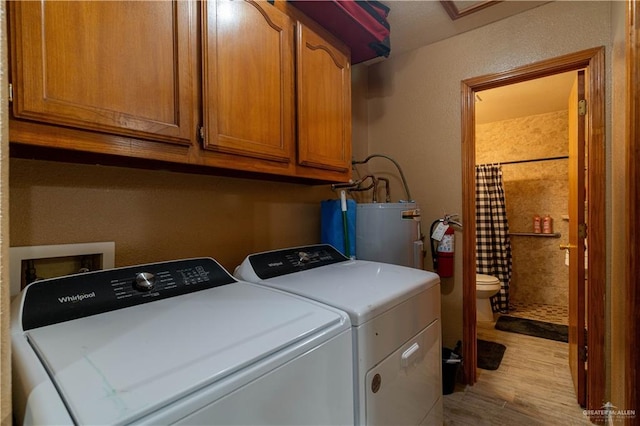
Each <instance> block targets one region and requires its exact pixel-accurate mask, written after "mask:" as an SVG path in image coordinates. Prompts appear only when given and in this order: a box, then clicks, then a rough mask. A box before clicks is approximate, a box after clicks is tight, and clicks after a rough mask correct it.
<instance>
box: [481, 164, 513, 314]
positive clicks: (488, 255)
mask: <svg viewBox="0 0 640 426" xmlns="http://www.w3.org/2000/svg"><path fill="white" fill-rule="evenodd" d="M476 252H477V255H476V272H477V273H478V274H487V275H493V276H494V277H497V278H498V279H499V280H500V283H501V289H500V292H499V293H498V294H496V295H495V296H494V297H492V298H491V308H492V309H493V311H494V312H502V313H508V312H509V284H510V283H511V240H510V238H509V223H508V222H507V209H506V205H505V197H504V186H503V184H502V167H501V166H500V165H479V166H476Z"/></svg>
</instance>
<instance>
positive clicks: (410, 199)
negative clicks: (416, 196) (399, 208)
mask: <svg viewBox="0 0 640 426" xmlns="http://www.w3.org/2000/svg"><path fill="white" fill-rule="evenodd" d="M376 157H380V158H386V159H387V160H389V161H391V162H392V163H393V164H394V165H395V166H396V168H397V169H398V172H399V173H400V178H401V179H402V184H403V185H404V192H406V193H407V201H408V202H413V198H411V193H410V192H409V186H408V185H407V180H406V179H405V177H404V173H402V168H400V165H399V164H398V162H397V161H396V160H394V159H393V158H391V157H389V156H387V155H384V154H371V155H369V156H368V157H367V158H365V159H364V160H361V161H357V160H353V161H351V164H365V163H367V162H368V161H369V160H371V159H372V158H376Z"/></svg>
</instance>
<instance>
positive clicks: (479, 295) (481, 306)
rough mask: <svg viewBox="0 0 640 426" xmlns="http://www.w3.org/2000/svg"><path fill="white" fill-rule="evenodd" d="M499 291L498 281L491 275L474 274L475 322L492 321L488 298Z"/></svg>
mask: <svg viewBox="0 0 640 426" xmlns="http://www.w3.org/2000/svg"><path fill="white" fill-rule="evenodd" d="M499 291H500V280H499V279H498V278H496V277H494V276H492V275H485V274H476V321H478V322H479V321H493V312H492V310H491V302H490V301H489V298H490V297H491V296H495V295H496V294H497V293H498V292H499Z"/></svg>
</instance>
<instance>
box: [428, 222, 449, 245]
mask: <svg viewBox="0 0 640 426" xmlns="http://www.w3.org/2000/svg"><path fill="white" fill-rule="evenodd" d="M447 229H449V225H447V224H446V223H444V222H440V223H439V224H438V226H436V229H435V230H434V231H433V234H431V238H432V239H434V240H436V241H442V238H443V237H444V233H445V232H447Z"/></svg>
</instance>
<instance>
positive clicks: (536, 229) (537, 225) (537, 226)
mask: <svg viewBox="0 0 640 426" xmlns="http://www.w3.org/2000/svg"><path fill="white" fill-rule="evenodd" d="M541 232H542V225H541V222H540V216H539V215H534V216H533V233H534V234H539V233H541Z"/></svg>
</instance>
